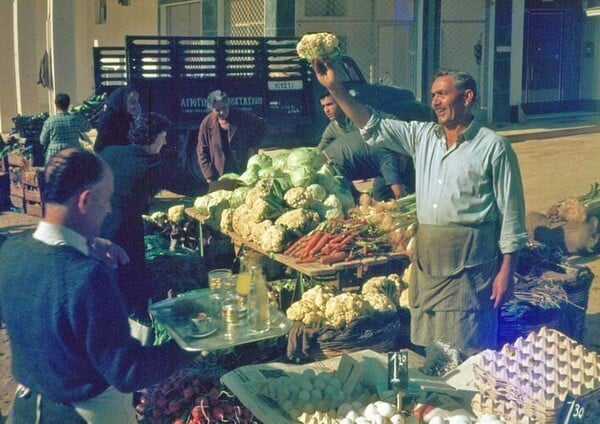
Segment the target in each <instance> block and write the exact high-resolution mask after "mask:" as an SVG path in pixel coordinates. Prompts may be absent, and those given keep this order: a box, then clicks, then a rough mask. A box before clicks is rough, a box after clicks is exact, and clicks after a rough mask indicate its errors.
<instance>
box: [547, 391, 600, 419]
mask: <svg viewBox="0 0 600 424" xmlns="http://www.w3.org/2000/svg"><path fill="white" fill-rule="evenodd" d="M557 422H559V423H563V424H581V423H586V424H592V423H598V422H600V389H596V390H593V391H591V392H589V393H586V394H585V395H581V396H573V395H571V394H568V395H567V398H566V399H565V403H564V405H563V407H562V409H561V411H560V415H559V419H558V421H557Z"/></svg>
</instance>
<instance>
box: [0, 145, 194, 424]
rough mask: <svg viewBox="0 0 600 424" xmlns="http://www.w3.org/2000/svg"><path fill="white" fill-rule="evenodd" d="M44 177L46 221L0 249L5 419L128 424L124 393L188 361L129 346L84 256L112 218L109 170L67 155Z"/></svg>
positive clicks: (120, 313)
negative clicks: (8, 383)
mask: <svg viewBox="0 0 600 424" xmlns="http://www.w3.org/2000/svg"><path fill="white" fill-rule="evenodd" d="M45 180H46V185H45V190H44V193H43V196H44V201H45V202H46V213H45V216H44V219H43V220H42V221H41V222H40V223H39V225H38V227H37V229H36V230H35V232H34V233H33V234H31V233H30V232H27V233H23V234H21V235H19V236H15V237H11V238H9V239H8V240H7V241H5V242H4V243H3V244H2V246H1V247H0V269H2V273H0V306H1V309H2V313H3V316H4V319H5V322H6V327H7V329H8V334H9V337H10V344H11V350H12V358H11V367H12V375H13V377H14V378H15V380H17V381H18V382H19V383H20V386H19V389H18V391H17V394H16V396H15V399H14V402H13V407H12V411H11V414H10V416H9V418H8V422H9V423H34V422H44V423H78V424H79V423H85V422H89V423H90V422H93V423H124V424H125V423H131V424H134V423H136V422H137V420H136V416H135V410H134V408H133V406H132V395H131V393H132V392H133V391H135V390H139V389H142V388H144V387H148V386H149V385H152V384H154V383H157V382H159V381H160V380H162V379H164V378H166V377H168V376H169V375H170V374H172V373H173V372H174V371H175V370H176V369H177V368H179V367H182V366H184V365H186V364H188V363H189V362H191V360H192V359H193V356H192V354H190V353H187V352H185V351H183V350H181V349H179V348H178V346H177V345H176V344H175V342H173V341H171V342H169V343H167V344H164V345H161V346H156V347H142V346H141V345H140V343H139V342H138V341H137V340H135V339H133V338H132V337H131V336H130V328H129V323H128V320H127V310H126V307H125V303H124V301H123V297H122V295H121V293H120V291H119V288H118V286H117V283H116V281H115V279H114V276H113V273H112V270H111V269H110V268H109V267H107V265H106V264H104V263H103V262H101V261H99V260H97V259H95V258H93V257H92V256H90V246H89V244H90V240H92V239H93V238H94V237H95V236H97V235H98V233H99V231H100V226H101V224H102V221H103V220H104V217H105V215H106V214H107V213H108V212H109V211H110V198H111V196H112V193H113V176H112V172H111V170H110V168H109V167H108V165H107V164H106V163H105V162H104V161H103V160H101V159H100V158H99V157H98V156H96V155H95V154H93V153H91V152H86V151H83V150H78V149H67V150H63V151H61V152H60V153H58V154H57V155H55V156H53V157H52V159H51V160H50V162H49V164H48V166H47V168H46V175H45ZM24 252H27V254H24Z"/></svg>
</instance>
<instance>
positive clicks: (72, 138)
mask: <svg viewBox="0 0 600 424" xmlns="http://www.w3.org/2000/svg"><path fill="white" fill-rule="evenodd" d="M70 104H71V98H70V97H69V95H68V94H66V93H58V94H56V97H55V98H54V105H55V106H56V114H55V115H53V116H51V117H50V118H48V119H46V121H45V122H44V126H43V127H42V132H41V133H40V143H41V144H42V147H43V149H44V153H45V157H46V160H45V162H46V163H47V162H48V160H50V158H51V157H52V156H54V155H55V154H57V153H58V152H60V151H61V150H63V149H66V148H67V147H80V144H79V138H80V137H81V133H86V132H88V131H89V130H91V129H92V126H91V125H90V122H89V121H88V120H87V119H85V117H84V116H83V115H81V114H79V113H69V105H70Z"/></svg>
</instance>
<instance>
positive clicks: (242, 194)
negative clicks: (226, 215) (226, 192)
mask: <svg viewBox="0 0 600 424" xmlns="http://www.w3.org/2000/svg"><path fill="white" fill-rule="evenodd" d="M249 190H250V187H246V186H242V187H238V188H236V189H235V190H233V192H232V193H231V198H230V199H229V205H230V206H229V207H231V208H237V207H238V206H239V205H241V204H242V203H244V200H245V199H246V196H247V195H248V191H249Z"/></svg>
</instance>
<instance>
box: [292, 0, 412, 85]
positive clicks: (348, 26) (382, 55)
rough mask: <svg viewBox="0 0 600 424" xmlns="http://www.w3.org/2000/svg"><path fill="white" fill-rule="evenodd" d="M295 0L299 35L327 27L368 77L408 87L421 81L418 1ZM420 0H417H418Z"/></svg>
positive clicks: (373, 80)
mask: <svg viewBox="0 0 600 424" xmlns="http://www.w3.org/2000/svg"><path fill="white" fill-rule="evenodd" d="M334 3H335V4H336V5H337V7H330V8H329V9H326V6H325V5H326V2H322V1H318V0H298V1H297V2H296V35H297V36H299V37H300V36H302V35H304V34H306V33H309V32H321V31H327V32H332V33H334V34H336V35H337V36H338V37H339V38H340V39H341V41H342V45H343V47H344V51H345V53H346V54H348V55H349V56H351V57H352V58H353V59H354V60H355V61H356V62H357V64H358V65H359V67H360V68H361V70H362V71H363V73H364V74H365V78H367V79H369V80H371V81H372V82H382V83H385V84H390V85H396V86H401V87H405V88H408V89H409V90H411V91H413V92H415V93H418V89H417V87H419V86H420V78H419V75H420V72H419V70H420V67H419V61H418V57H419V53H418V51H419V48H420V45H419V39H420V37H418V35H417V19H418V15H417V13H418V7H416V5H415V1H414V0H408V1H402V2H400V1H397V0H377V1H374V0H370V1H364V0H345V1H344V0H340V1H337V2H332V3H330V4H334ZM417 3H418V2H417Z"/></svg>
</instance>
